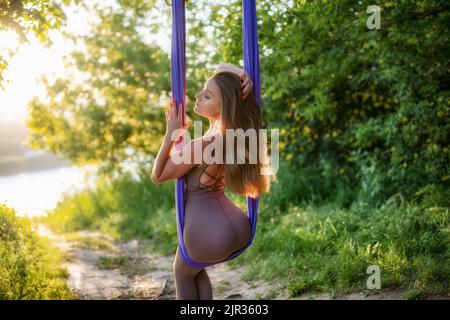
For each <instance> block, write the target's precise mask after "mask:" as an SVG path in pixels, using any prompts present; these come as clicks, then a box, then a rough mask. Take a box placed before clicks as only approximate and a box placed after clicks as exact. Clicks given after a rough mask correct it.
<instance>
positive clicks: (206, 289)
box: [195, 269, 213, 300]
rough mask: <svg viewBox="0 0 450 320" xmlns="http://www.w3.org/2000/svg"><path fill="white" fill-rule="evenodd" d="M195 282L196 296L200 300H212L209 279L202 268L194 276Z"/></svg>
mask: <svg viewBox="0 0 450 320" xmlns="http://www.w3.org/2000/svg"><path fill="white" fill-rule="evenodd" d="M195 283H196V285H197V293H198V298H199V299H200V300H212V299H213V293H212V287H211V281H210V280H209V277H208V274H207V273H206V270H205V269H203V270H202V271H200V272H199V273H198V274H197V275H196V276H195Z"/></svg>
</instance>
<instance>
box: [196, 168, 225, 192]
mask: <svg viewBox="0 0 450 320" xmlns="http://www.w3.org/2000/svg"><path fill="white" fill-rule="evenodd" d="M212 166H215V167H218V169H217V170H216V172H214V173H212V172H210V168H211V167H212ZM202 178H205V179H202ZM224 188H225V172H224V168H223V165H218V164H212V165H208V164H207V163H204V164H202V165H201V166H200V174H199V176H198V183H197V189H207V190H209V191H212V192H217V191H219V190H223V189H224Z"/></svg>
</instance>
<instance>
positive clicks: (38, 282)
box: [0, 204, 73, 300]
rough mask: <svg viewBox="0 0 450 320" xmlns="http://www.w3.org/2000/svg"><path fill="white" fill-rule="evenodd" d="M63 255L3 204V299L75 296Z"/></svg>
mask: <svg viewBox="0 0 450 320" xmlns="http://www.w3.org/2000/svg"><path fill="white" fill-rule="evenodd" d="M61 262H62V256H61V254H60V252H59V251H58V250H57V249H56V248H54V247H52V246H51V244H50V243H49V242H48V241H47V240H45V239H43V238H40V237H39V236H38V235H37V234H36V233H35V232H34V231H33V229H32V227H31V224H30V221H29V220H28V219H26V218H20V217H17V216H16V212H15V211H14V210H13V209H11V208H8V207H7V206H6V205H4V204H0V299H1V300H5V299H8V300H19V299H20V300H35V299H38V300H43V299H72V298H73V297H72V296H71V294H70V292H69V290H68V288H67V286H66V280H67V274H66V272H65V270H64V269H63V268H62V267H61Z"/></svg>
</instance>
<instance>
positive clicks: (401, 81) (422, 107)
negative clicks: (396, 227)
mask: <svg viewBox="0 0 450 320" xmlns="http://www.w3.org/2000/svg"><path fill="white" fill-rule="evenodd" d="M372 4H373V3H372V2H371V1H350V0H340V1H290V2H288V1H258V2H257V5H258V6H257V13H258V22H259V46H260V59H261V79H262V92H263V111H264V118H265V119H266V120H267V121H268V122H269V127H278V128H280V129H281V139H282V141H281V153H282V156H283V157H284V159H285V160H289V162H291V163H292V164H294V165H295V166H296V167H297V168H298V172H302V176H304V177H305V176H307V178H308V179H309V181H308V183H306V184H305V185H307V186H313V187H312V188H308V189H305V190H301V192H299V194H302V196H301V197H310V196H312V195H313V193H314V194H315V195H319V196H320V197H319V199H321V198H328V197H334V198H336V197H340V196H341V195H340V192H341V191H342V190H346V189H349V188H351V189H352V190H353V193H354V194H353V195H351V194H347V196H345V197H344V198H345V200H344V201H343V202H344V203H347V204H348V203H350V202H351V201H352V200H354V199H355V198H362V199H367V200H370V199H371V200H373V201H374V202H376V201H383V199H385V198H386V197H388V196H390V195H392V194H393V193H396V192H401V193H403V194H404V195H412V194H413V193H414V192H415V191H416V190H417V189H418V188H420V187H421V186H424V185H427V184H432V183H436V184H448V180H449V178H450V176H449V167H450V166H449V152H448V151H449V145H448V141H450V137H449V132H450V130H449V129H450V127H449V126H450V121H449V105H448V101H449V100H450V99H449V98H450V97H449V94H450V93H449V87H448V83H449V82H448V78H449V70H450V68H449V59H448V54H447V52H449V49H450V48H449V34H448V22H449V18H450V6H449V5H447V4H444V3H442V2H441V1H409V0H408V1H406V0H403V1H395V2H392V1H381V2H379V3H378V5H379V6H380V8H381V29H380V30H369V29H368V28H367V26H366V21H367V18H368V17H369V14H368V13H367V12H366V10H367V7H368V6H369V5H372ZM240 10H241V9H240V3H239V2H238V1H234V2H231V3H230V4H229V5H227V6H225V7H223V6H222V7H220V8H219V7H217V10H216V13H217V14H215V15H214V16H213V17H212V18H213V19H212V21H211V25H212V26H213V27H214V37H213V38H212V39H213V40H214V41H215V43H216V45H217V47H218V50H217V54H218V56H217V57H216V59H217V60H223V59H226V60H231V61H232V62H233V61H234V62H237V61H239V59H240V57H241V56H242V49H241V47H240V45H238V43H239V42H238V41H239V40H240V38H241V33H240V32H241V30H240V28H238V27H236V26H240V23H241V12H240ZM221 12H222V13H221ZM223 13H226V14H223ZM311 190H312V192H313V193H312V192H311Z"/></svg>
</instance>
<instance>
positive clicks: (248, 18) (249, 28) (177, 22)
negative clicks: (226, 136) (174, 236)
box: [170, 0, 261, 268]
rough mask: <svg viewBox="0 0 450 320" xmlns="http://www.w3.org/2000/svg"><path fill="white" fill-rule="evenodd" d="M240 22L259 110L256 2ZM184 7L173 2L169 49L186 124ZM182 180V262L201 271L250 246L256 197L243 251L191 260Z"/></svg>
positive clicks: (246, 3)
mask: <svg viewBox="0 0 450 320" xmlns="http://www.w3.org/2000/svg"><path fill="white" fill-rule="evenodd" d="M242 9H243V16H244V17H243V20H242V45H243V48H244V70H246V71H247V72H249V73H250V76H251V78H252V80H253V94H254V95H255V97H256V100H257V102H258V106H259V108H260V110H261V91H260V78H259V56H258V33H257V25H256V3H255V0H243V1H242ZM185 25H186V23H185V6H184V0H173V1H172V48H171V50H172V51H171V63H170V66H171V80H172V99H173V101H174V103H175V106H176V108H177V110H178V109H179V108H182V109H181V112H182V120H181V121H182V124H183V125H184V124H185V115H186V110H185V101H186V55H185V42H186V28H185ZM185 143H186V141H185V140H184V137H183V139H182V140H181V141H180V142H178V143H177V144H176V146H175V149H177V150H180V149H182V148H183V146H184V145H185ZM184 192H185V178H184V177H181V178H179V179H177V182H176V184H175V199H176V203H175V206H176V211H177V228H178V246H179V251H180V254H181V257H182V258H183V260H184V261H185V262H186V263H187V264H189V265H190V266H192V267H196V268H204V267H207V266H210V265H213V264H215V263H219V262H224V261H227V260H231V259H233V258H235V257H237V256H238V255H240V254H241V253H242V252H244V251H245V250H246V249H247V248H248V247H249V246H250V245H251V244H252V243H253V239H254V237H255V232H256V221H257V217H258V201H259V198H258V197H256V198H252V197H247V210H248V217H249V220H250V225H251V227H252V234H251V239H250V241H249V243H248V244H247V245H246V246H245V247H244V248H242V249H240V250H238V251H236V252H234V253H232V254H230V256H228V257H227V258H226V259H224V260H223V261H219V262H215V263H200V262H196V261H193V260H192V259H191V258H190V257H189V255H188V252H187V250H186V247H185V245H184V240H183V230H184V209H185V200H184Z"/></svg>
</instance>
